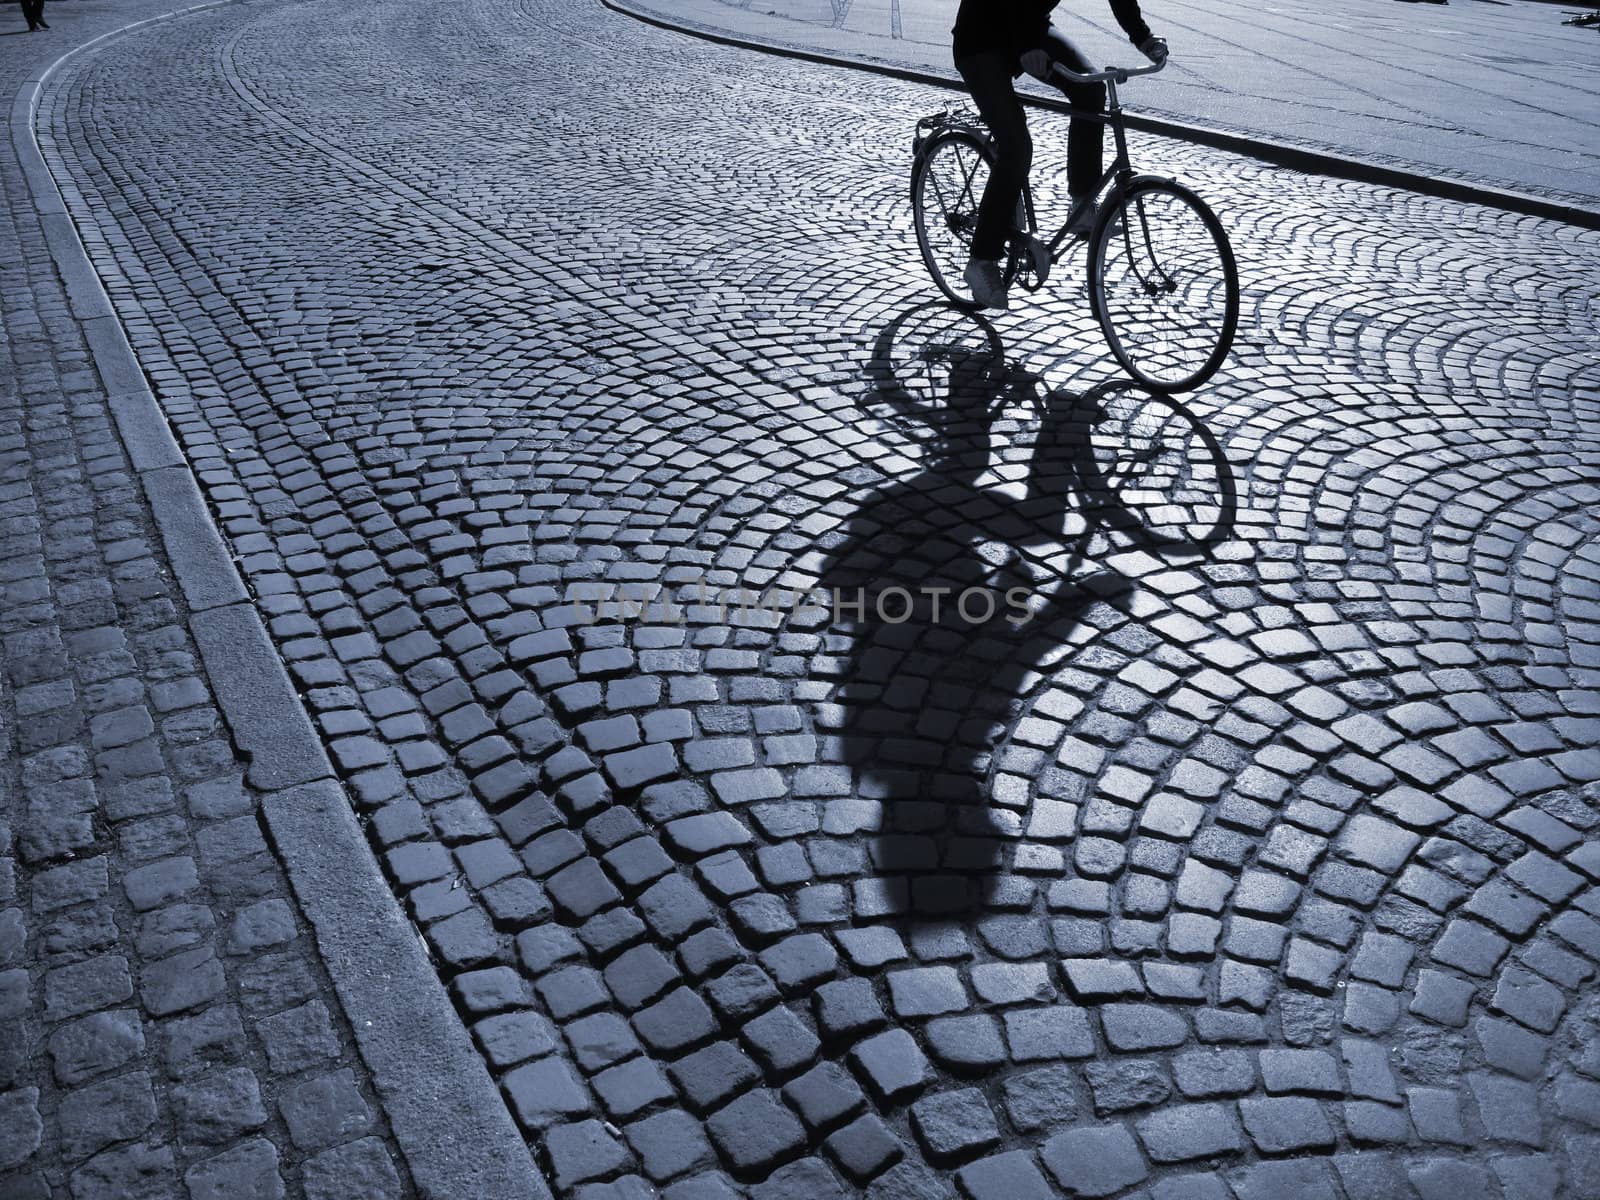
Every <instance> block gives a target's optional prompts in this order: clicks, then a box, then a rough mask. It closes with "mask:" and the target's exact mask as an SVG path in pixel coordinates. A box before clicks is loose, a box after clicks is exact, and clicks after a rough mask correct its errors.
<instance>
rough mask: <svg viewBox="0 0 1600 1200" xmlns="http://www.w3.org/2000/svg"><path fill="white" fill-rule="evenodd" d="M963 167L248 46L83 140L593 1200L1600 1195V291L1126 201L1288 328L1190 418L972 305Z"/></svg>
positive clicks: (1291, 201) (351, 768)
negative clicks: (1219, 223) (952, 187)
mask: <svg viewBox="0 0 1600 1200" xmlns="http://www.w3.org/2000/svg"><path fill="white" fill-rule="evenodd" d="M1136 93H1137V89H1136V88H1130V96H1129V99H1130V100H1131V101H1135V102H1136V100H1137V94H1136ZM940 99H941V98H940V97H938V96H935V95H932V94H930V93H929V92H927V91H925V90H921V89H918V88H915V87H912V86H910V85H904V84H899V83H895V82H891V81H886V80H883V79H880V78H875V77H868V76H863V75H858V74H851V73H848V72H840V71H833V70H825V69H822V68H818V67H814V66H807V65H801V64H796V63H792V62H785V61H779V60H775V59H768V58H762V57H756V56H751V55H748V54H742V53H739V52H733V51H724V50H719V49H716V48H714V47H708V46H706V45H705V44H702V43H698V42H693V41H690V40H687V39H679V38H675V37H673V36H671V35H669V34H666V33H663V32H661V31H659V30H655V29H652V28H649V27H646V26H641V25H636V24H632V23H629V22H628V21H627V20H625V19H623V18H621V17H618V16H616V15H615V14H611V13H609V12H607V11H605V10H603V9H602V8H601V7H599V6H598V5H591V4H589V3H582V4H565V3H555V2H553V0H552V2H548V3H547V2H546V0H523V3H521V4H513V3H506V2H503V0H486V2H485V3H482V4H478V5H474V6H453V7H450V8H440V7H438V6H425V5H420V4H414V3H391V4H388V5H384V6H379V5H375V4H368V3H360V2H357V3H351V4H346V5H342V6H339V7H337V8H333V7H329V6H324V5H304V4H296V5H272V6H255V5H252V6H247V7H244V6H242V7H239V8H236V9H229V10H223V11H219V12H215V13H211V14H208V15H206V16H204V17H203V18H198V19H191V20H186V21H181V22H176V23H171V24H167V25H165V26H162V27H160V28H159V30H156V31H149V32H144V33H141V34H137V35H134V36H131V37H129V38H126V39H124V40H121V41H118V42H115V43H112V44H110V45H108V46H106V47H104V48H102V49H100V50H99V51H97V52H96V53H95V54H93V55H92V56H88V57H85V58H83V59H81V60H80V61H78V62H76V63H74V64H72V65H70V66H69V67H68V68H66V69H65V70H64V71H63V72H62V74H61V75H60V76H59V77H58V78H57V79H56V80H55V81H54V82H53V84H52V86H51V88H50V89H49V91H48V92H47V95H46V97H45V105H44V109H43V111H42V113H41V118H40V126H41V132H42V134H44V135H45V136H46V138H47V146H46V153H47V157H48V158H49V159H50V161H51V163H52V166H53V168H54V169H55V170H56V172H57V176H58V179H59V180H60V182H61V184H62V187H63V190H64V191H65V192H66V193H67V194H68V201H69V205H70V206H71V207H72V209H73V211H74V214H75V216H76V217H77V219H78V222H79V226H80V228H81V229H82V231H83V236H84V239H85V242H86V244H87V245H88V247H89V250H90V253H91V256H92V258H93V259H94V261H95V262H96V264H97V266H98V268H99V270H100V272H101V275H102V277H103V279H104V280H105V281H106V286H107V289H108V291H109V292H110V293H111V295H112V298H113V301H114V302H115V303H116V305H117V307H118V311H119V314H120V316H121V317H122V319H123V321H124V323H125V325H126V327H127V329H128V333H129V337H130V340H131V342H132V343H133V345H134V348H135V350H136V351H137V353H138V354H139V356H140V359H141V361H142V363H143V364H144V366H145V368H146V371H147V372H148V374H149V376H150V377H151V379H152V381H153V385H154V387H155V389H156V391H157V394H158V398H159V399H160V401H161V403H162V405H163V407H164V408H165V410H166V412H167V413H168V415H169V417H170V419H171V421H172V422H173V424H174V426H175V428H176V430H177V431H178V434H179V437H180V441H181V443H182V445H183V446H184V449H185V451H186V453H187V454H188V455H189V458H190V460H191V462H192V463H193V464H194V467H195V469H196V472H197V473H198V475H199V477H200V479H201V481H202V484H203V486H204V487H205V489H206V490H207V494H208V497H209V499H210V501H211V503H212V505H213V506H214V510H215V512H216V514H217V517H218V521H219V524H220V525H221V527H222V528H223V530H224V532H225V533H226V535H227V537H228V538H229V541H230V544H231V546H232V548H233V550H234V552H235V554H236V556H237V558H238V561H239V564H240V567H241V569H242V571H243V573H244V574H245V576H246V578H247V580H248V581H249V584H250V586H251V587H252V588H253V590H254V592H255V595H256V597H257V599H258V602H259V604H260V605H261V606H262V608H263V610H264V611H265V612H266V613H267V614H268V615H269V617H270V625H271V629H272V632H273V634H274V636H275V637H276V639H277V643H278V645H279V647H280V649H281V651H282V653H283V655H284V658H285V660H286V661H287V663H288V664H289V667H290V670H291V673H292V675H293V677H294V678H295V680H296V682H297V684H298V686H299V687H300V689H301V691H302V694H303V696H304V698H305V702H306V704H307V705H308V707H309V708H310V710H311V711H312V712H313V713H314V714H315V718H316V721H317V723H318V724H319V726H320V729H321V731H322V733H323V734H324V736H325V737H326V739H327V744H328V747H329V751H330V754H331V756H332V758H333V760H334V762H335V763H336V764H337V765H338V767H339V769H340V771H341V773H343V774H344V775H345V777H346V778H347V779H348V782H349V786H350V788H351V791H352V794H353V796H354V797H355V799H356V801H357V803H358V804H359V806H360V808H361V810H362V813H363V814H364V817H365V819H366V821H367V824H368V828H369V830H370V833H371V837H372V841H373V845H374V847H375V849H376V851H377V852H378V853H379V855H380V857H381V858H382V860H383V862H384V864H385V867H386V869H387V871H388V874H389V877H390V878H391V880H392V881H393V883H394V886H395V888H396V891H397V893H398V894H399V895H401V896H402V897H403V898H404V902H405V904H406V906H407V908H408V911H409V912H410V913H411V914H412V916H413V917H414V919H415V920H416V923H417V925H418V927H419V928H420V929H421V930H422V931H423V933H424V936H425V938H426V940H427V942H428V944H429V946H430V948H431V950H432V953H433V955H434V957H435V959H436V961H437V963H438V966H439V969H440V972H441V974H442V976H444V977H445V978H446V979H448V981H449V983H450V987H451V990H452V995H453V996H454V998H455V1000H456V1002H457V1004H458V1007H459V1010H460V1012H461V1014H462V1017H463V1020H465V1021H466V1022H467V1023H468V1024H469V1025H470V1027H471V1028H472V1030H473V1033H474V1035H475V1037H476V1039H477V1041H478V1044H479V1045H480V1046H481V1047H482V1049H483V1053H484V1056H485V1059H486V1061H487V1062H488V1063H489V1065H490V1067H491V1069H492V1070H493V1072H494V1074H495V1076H496V1078H497V1079H498V1080H499V1082H500V1085H501V1088H502V1090H503V1092H504V1095H505V1097H506V1100H507V1103H508V1105H509V1106H510V1107H511V1109H512V1111H513V1112H514V1114H515V1115H516V1117H517V1119H518V1120H519V1121H520V1123H521V1124H522V1126H523V1128H524V1129H525V1130H526V1132H527V1135H528V1138H529V1141H530V1144H531V1145H533V1146H534V1147H535V1148H536V1150H537V1153H538V1155H539V1159H540V1162H541V1165H542V1166H543V1167H544V1168H545V1170H546V1171H547V1173H548V1175H549V1177H550V1179H551V1180H552V1182H553V1184H554V1185H555V1187H556V1188H557V1189H558V1191H559V1192H560V1193H561V1194H563V1195H566V1196H574V1197H582V1198H583V1200H600V1198H601V1197H607V1198H618V1200H620V1198H623V1197H628V1198H631V1197H636V1196H649V1195H653V1194H658V1193H659V1194H662V1195H665V1196H668V1197H671V1198H673V1200H687V1198H689V1197H696V1198H711V1197H725V1196H737V1195H749V1196H751V1197H754V1198H755V1200H778V1198H788V1197H792V1198H795V1200H801V1198H804V1200H821V1198H823V1197H830V1196H835V1195H838V1196H854V1195H868V1196H873V1197H882V1198H885V1200H888V1198H891V1197H892V1198H906V1200H911V1198H916V1200H922V1198H932V1197H940V1196H954V1195H958V1194H959V1195H962V1196H965V1197H970V1198H972V1200H996V1198H1001V1197H1004V1198H1006V1200H1017V1198H1029V1197H1034V1196H1041V1197H1043V1196H1053V1195H1058V1194H1064V1195H1072V1196H1120V1195H1138V1196H1141V1197H1143V1196H1148V1197H1152V1198H1153V1200H1176V1198H1178V1197H1184V1198H1195V1200H1199V1198H1209V1197H1227V1196H1234V1197H1237V1198H1238V1200H1256V1198H1257V1197H1261V1198H1265V1197H1281V1196H1296V1197H1305V1198H1308V1200H1309V1198H1313V1197H1319V1196H1330V1197H1337V1196H1341V1195H1342V1196H1348V1197H1363V1198H1365V1197H1376V1196H1389V1195H1394V1196H1420V1197H1422V1198H1424V1200H1432V1198H1433V1197H1444V1196H1446V1195H1452V1196H1485V1197H1489V1196H1502V1197H1505V1198H1506V1200H1522V1198H1524V1197H1535V1196H1555V1195H1562V1196H1575V1197H1577V1196H1590V1195H1600V1057H1597V1056H1596V1054H1595V1052H1594V1050H1593V1048H1592V1045H1591V1043H1592V1041H1593V1032H1594V1029H1595V1028H1596V1026H1597V1025H1600V1003H1597V1001H1596V1000H1595V993H1594V991H1593V987H1592V981H1593V979H1594V975H1595V971H1596V964H1597V963H1600V923H1597V918H1600V892H1596V890H1595V884H1596V882H1597V881H1600V855H1597V852H1596V848H1595V847H1596V843H1595V842H1594V841H1593V840H1592V839H1591V837H1590V833H1591V831H1592V830H1594V828H1595V827H1596V825H1597V824H1600V750H1597V749H1596V746H1597V744H1600V737H1597V732H1600V536H1597V535H1600V517H1597V516H1596V512H1597V510H1600V504H1597V502H1600V486H1597V482H1600V443H1597V441H1596V437H1595V432H1594V431H1595V428H1596V418H1597V416H1600V367H1597V361H1600V360H1597V350H1600V338H1597V337H1596V334H1595V316H1596V297H1597V295H1600V264H1597V260H1596V250H1597V247H1600V241H1597V239H1596V236H1595V235H1594V234H1584V233H1579V232H1577V231H1575V230H1572V229H1568V228H1563V227H1559V226H1555V225H1550V224H1546V223H1541V222H1537V221H1533V220H1528V219H1521V218H1513V217H1508V216H1505V215H1503V214H1498V213H1495V212H1491V211H1487V210H1479V209H1467V208H1461V207H1459V206H1453V205H1449V204H1445V203H1442V202H1438V201H1433V200H1427V199H1423V198H1420V197H1416V196H1411V195H1406V194H1402V193H1395V192H1389V191H1384V190H1381V189H1373V188H1368V187H1363V186H1358V185H1354V184H1348V183H1335V182H1330V181H1326V180H1319V179H1313V178H1306V177H1303V176H1298V175H1294V174H1290V173H1286V172H1281V171H1274V170H1270V169H1266V168H1263V167H1261V166H1259V165H1256V164H1253V163H1250V162H1248V161H1245V160H1241V159H1236V158H1230V157H1226V156H1222V155H1218V154H1214V153H1210V152H1201V151H1198V150H1194V149H1190V148H1185V147H1183V146H1179V145H1173V144H1168V143H1158V142H1154V141H1146V140H1140V141H1137V142H1136V143H1135V157H1136V161H1141V162H1144V163H1147V164H1149V165H1150V166H1152V167H1155V168H1158V169H1160V170H1163V171H1170V172H1172V173H1174V174H1177V175H1179V176H1181V177H1182V178H1183V179H1184V180H1185V181H1187V182H1189V183H1190V184H1191V185H1193V186H1194V187H1195V188H1196V189H1197V190H1198V191H1199V192H1200V193H1201V194H1202V195H1205V196H1207V197H1208V198H1209V199H1211V200H1212V201H1213V202H1214V204H1215V206H1216V207H1217V208H1218V209H1219V211H1220V212H1222V213H1223V214H1224V218H1225V222H1226V224H1227V225H1228V227H1229V230H1230V233H1231V235H1232V238H1233V241H1234V244H1235V248H1236V250H1237V252H1238V255H1239V258H1240V262H1241V264H1242V273H1243V277H1244V291H1245V310H1244V315H1243V318H1242V321H1241V328H1240V334H1239V338H1238V342H1237V345H1236V347H1235V351H1234V354H1233V357H1232V358H1231V360H1230V361H1229V363H1228V364H1227V365H1226V366H1225V367H1224V368H1223V370H1222V372H1221V373H1219V375H1218V376H1217V378H1216V379H1215V380H1214V381H1213V382H1212V383H1211V384H1209V385H1208V386H1207V387H1206V388H1205V389H1204V390H1202V391H1200V392H1198V393H1196V394H1194V395H1191V396H1188V397H1185V398H1184V399H1183V400H1182V402H1181V403H1175V404H1171V405H1168V404H1164V403H1162V402H1157V401H1154V400H1151V399H1149V398H1146V397H1142V396H1140V395H1139V394H1137V393H1135V392H1132V391H1130V390H1128V389H1126V388H1122V387H1121V386H1120V385H1118V384H1117V382H1116V375H1115V372H1114V369H1113V367H1112V365H1111V364H1110V362H1109V360H1108V357H1107V356H1106V354H1105V353H1104V348H1103V344H1102V343H1101V341H1100V339H1099V335H1098V332H1097V330H1096V329H1095V327H1094V325H1093V322H1092V320H1091V319H1090V318H1089V317H1088V315H1087V307H1086V304H1085V300H1084V296H1083V293H1082V288H1081V285H1080V284H1079V283H1078V282H1077V281H1076V280H1077V278H1078V276H1077V275H1073V277H1072V278H1070V279H1069V280H1067V281H1065V282H1063V283H1061V284H1059V285H1058V286H1057V287H1056V289H1055V290H1054V291H1053V292H1052V293H1050V294H1049V295H1048V296H1046V297H1042V298H1040V299H1039V300H1037V301H1030V302H1028V303H1026V304H1023V305H1020V306H1019V307H1018V309H1017V310H1016V311H1014V312H1013V313H1011V314H1009V315H1007V316H1005V317H1003V318H1000V319H998V320H996V321H994V322H992V323H984V322H978V321H975V320H974V319H972V318H970V317H964V316H961V315H959V314H956V313H953V312H951V311H949V310H946V309H944V308H941V307H939V306H937V305H934V304H932V303H931V302H930V301H931V294H930V288H929V285H928V282H927V280H926V277H925V276H924V275H923V273H922V271H921V267H920V265H919V263H918V262H917V259H916V254H915V247H914V239H913V236H912V233H911V228H910V220H909V211H908V206H907V203H906V177H907V168H908V165H909V163H908V157H909V149H910V133H911V127H912V125H913V123H914V119H915V117H917V116H919V115H921V114H922V113H923V112H925V111H927V110H929V109H931V108H933V107H936V106H937V104H938V103H939V102H940ZM1063 132H1064V131H1063V130H1062V129H1061V128H1060V127H1059V126H1058V125H1050V124H1049V123H1048V122H1041V128H1040V130H1039V133H1038V142H1039V152H1038V154H1037V161H1038V163H1039V164H1040V169H1041V171H1042V173H1043V181H1042V191H1043V193H1044V195H1045V197H1046V198H1048V197H1050V196H1052V195H1053V194H1055V193H1058V192H1059V185H1060V175H1059V172H1058V170H1057V167H1058V166H1059V165H1061V164H1063V162H1064V155H1063V149H1064V146H1063V141H1062V134H1063ZM1074 269H1075V265H1074ZM1151 463H1158V464H1159V468H1158V469H1159V472H1162V473H1163V474H1160V475H1159V478H1160V479H1161V480H1162V481H1163V485H1162V486H1161V487H1159V488H1155V489H1151V488H1148V487H1147V488H1144V489H1143V490H1141V488H1140V486H1139V479H1140V476H1139V473H1138V470H1137V468H1139V467H1141V466H1144V467H1147V468H1148V467H1149V466H1150V464H1151ZM1144 478H1145V479H1146V480H1148V479H1149V478H1150V476H1149V475H1148V473H1147V474H1146V475H1145V476H1144ZM810 583H820V584H821V585H823V586H826V587H834V588H838V589H841V590H842V591H844V592H845V593H846V594H847V595H853V594H854V589H855V588H857V587H861V588H864V589H867V591H868V594H869V608H868V610H867V611H866V613H865V614H864V615H855V614H850V613H846V614H843V619H840V620H834V619H833V618H832V616H831V615H830V614H825V613H819V612H815V611H799V610H794V609H793V608H792V607H791V608H786V609H783V610H781V611H776V612H771V613H767V612H761V611H748V610H747V611H745V612H744V613H742V614H741V612H740V611H739V606H738V603H737V601H736V602H735V603H734V605H733V608H732V609H731V610H724V609H723V608H722V607H721V606H720V605H719V603H718V602H717V601H718V599H719V597H721V596H723V595H725V594H726V593H727V592H728V591H730V590H734V591H736V590H737V589H740V588H744V589H750V590H753V591H759V590H761V589H764V588H768V587H772V586H782V585H787V586H797V585H806V584H810ZM896 583H898V584H901V585H903V586H906V587H909V588H915V587H919V586H923V587H948V588H950V589H952V591H951V593H950V594H952V595H953V594H955V593H956V592H958V591H959V590H960V589H961V588H963V587H976V586H987V587H993V588H996V589H1000V590H1003V589H1005V588H1007V587H1019V588H1022V589H1024V590H1025V591H1026V593H1027V594H1028V595H1029V596H1030V597H1031V598H1032V601H1033V603H1034V606H1035V611H1034V612H1033V615H1032V617H1031V619H1030V620H1029V621H1027V622H1026V623H1024V624H1023V625H1022V626H1021V627H1020V628H1015V627H1013V626H1012V625H1011V624H1010V623H1008V622H1006V621H1005V620H1004V619H1003V618H1001V617H999V616H996V617H993V618H991V619H988V620H972V619H964V617H963V614H961V613H959V612H958V613H952V612H951V611H950V607H949V606H948V605H946V607H945V609H944V611H943V612H942V614H940V615H935V614H934V613H932V612H931V611H929V610H928V609H927V607H926V606H922V607H919V608H918V609H917V610H916V611H915V612H914V613H913V614H912V615H911V617H910V619H908V620H904V621H896V620H891V619H883V618H879V617H878V616H876V615H875V611H874V609H873V608H872V607H870V601H871V599H874V598H876V597H877V596H878V594H879V593H880V592H881V591H882V589H883V588H884V587H885V586H886V585H890V584H896ZM623 601H629V602H632V603H634V604H635V606H636V607H637V606H638V605H640V604H645V602H648V604H645V607H646V610H647V611H645V612H644V613H642V614H641V613H637V612H634V611H632V610H631V609H630V610H628V611H626V612H624V611H623V610H622V609H621V608H620V604H621V602H623ZM608 604H609V606H610V607H609V608H608V607H607V605H608Z"/></svg>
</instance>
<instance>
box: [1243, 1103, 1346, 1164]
mask: <svg viewBox="0 0 1600 1200" xmlns="http://www.w3.org/2000/svg"><path fill="white" fill-rule="evenodd" d="M1239 1116H1240V1119H1241V1120H1242V1121H1243V1122H1244V1128H1245V1132H1246V1133H1248V1134H1249V1135H1250V1140H1251V1141H1252V1142H1253V1143H1255V1147H1256V1149H1257V1150H1260V1151H1261V1152H1262V1153H1263V1154H1285V1153H1288V1152H1291V1151H1296V1150H1307V1149H1313V1148H1322V1147H1332V1146H1333V1144H1334V1134H1333V1129H1332V1127H1331V1126H1330V1125H1329V1124H1328V1119H1327V1117H1326V1116H1324V1115H1323V1111H1322V1106H1321V1105H1320V1104H1318V1103H1317V1102H1316V1101H1315V1100H1301V1099H1290V1098H1287V1097H1286V1098H1283V1099H1277V1100H1241V1101H1239Z"/></svg>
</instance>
